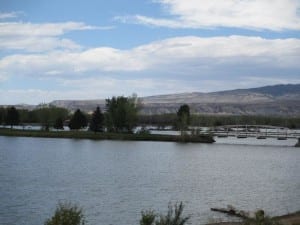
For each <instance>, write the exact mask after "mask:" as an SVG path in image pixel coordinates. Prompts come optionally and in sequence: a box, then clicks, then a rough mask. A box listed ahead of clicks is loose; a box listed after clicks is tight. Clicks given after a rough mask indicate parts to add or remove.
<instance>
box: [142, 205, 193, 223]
mask: <svg viewBox="0 0 300 225" xmlns="http://www.w3.org/2000/svg"><path fill="white" fill-rule="evenodd" d="M183 208H184V206H183V203H182V202H180V203H179V204H177V203H176V204H175V205H174V206H172V205H171V204H169V205H168V212H167V215H160V216H159V217H157V216H156V215H155V213H154V211H152V210H148V211H142V213H141V214H142V218H141V219H140V225H154V223H155V225H184V224H186V222H187V221H188V220H189V219H190V217H189V216H186V217H183V216H182V212H183Z"/></svg>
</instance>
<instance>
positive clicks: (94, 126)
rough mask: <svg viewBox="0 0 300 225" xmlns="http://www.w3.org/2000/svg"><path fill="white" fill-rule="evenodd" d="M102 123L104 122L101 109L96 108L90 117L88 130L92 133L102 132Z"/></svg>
mask: <svg viewBox="0 0 300 225" xmlns="http://www.w3.org/2000/svg"><path fill="white" fill-rule="evenodd" d="M103 122H104V116H103V114H102V112H101V109H100V108H99V107H97V108H96V110H95V111H94V112H93V115H92V119H91V122H90V130H91V131H94V132H101V131H103Z"/></svg>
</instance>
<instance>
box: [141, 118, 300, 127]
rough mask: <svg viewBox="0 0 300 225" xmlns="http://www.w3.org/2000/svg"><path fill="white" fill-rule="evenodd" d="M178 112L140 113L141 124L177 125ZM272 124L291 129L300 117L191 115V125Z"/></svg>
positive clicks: (299, 125) (297, 125)
mask: <svg viewBox="0 0 300 225" xmlns="http://www.w3.org/2000/svg"><path fill="white" fill-rule="evenodd" d="M177 118H178V115H177V114H162V115H139V119H138V122H139V124H144V125H155V126H158V127H159V128H164V127H166V126H172V127H176V123H177ZM235 124H241V125H246V124H247V125H270V126H282V127H288V128H290V129H299V128H300V117H287V118H286V117H275V116H253V115H241V116H233V115H195V114H191V115H190V121H189V125H190V126H199V127H214V126H222V125H235Z"/></svg>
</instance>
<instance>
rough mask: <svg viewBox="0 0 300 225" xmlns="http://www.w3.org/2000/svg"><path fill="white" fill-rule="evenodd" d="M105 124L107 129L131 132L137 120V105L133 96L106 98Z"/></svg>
mask: <svg viewBox="0 0 300 225" xmlns="http://www.w3.org/2000/svg"><path fill="white" fill-rule="evenodd" d="M106 108H107V115H106V125H107V127H108V130H109V131H113V132H128V133H131V132H132V130H133V128H134V126H135V125H136V122H137V113H138V107H137V103H136V99H135V98H126V97H123V96H121V97H113V98H112V99H106Z"/></svg>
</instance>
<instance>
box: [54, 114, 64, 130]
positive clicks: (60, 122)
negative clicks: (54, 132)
mask: <svg viewBox="0 0 300 225" xmlns="http://www.w3.org/2000/svg"><path fill="white" fill-rule="evenodd" d="M53 127H54V128H55V129H58V130H63V129H64V121H63V119H62V118H61V117H59V118H57V119H56V120H55V123H54V125H53Z"/></svg>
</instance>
